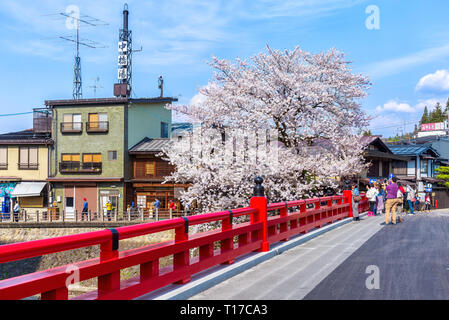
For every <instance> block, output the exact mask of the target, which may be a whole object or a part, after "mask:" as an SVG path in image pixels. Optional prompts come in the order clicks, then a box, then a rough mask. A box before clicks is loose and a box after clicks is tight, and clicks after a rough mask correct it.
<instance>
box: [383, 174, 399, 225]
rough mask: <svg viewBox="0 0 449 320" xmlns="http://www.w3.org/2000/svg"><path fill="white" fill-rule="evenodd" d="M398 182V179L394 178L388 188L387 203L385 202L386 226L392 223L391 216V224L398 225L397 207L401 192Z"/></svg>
mask: <svg viewBox="0 0 449 320" xmlns="http://www.w3.org/2000/svg"><path fill="white" fill-rule="evenodd" d="M396 181H397V178H396V177H393V178H392V180H389V184H388V185H387V187H386V191H387V201H386V202H385V225H387V224H389V223H390V214H391V215H392V219H391V223H392V224H396V207H397V205H398V190H399V187H398V185H397V184H396Z"/></svg>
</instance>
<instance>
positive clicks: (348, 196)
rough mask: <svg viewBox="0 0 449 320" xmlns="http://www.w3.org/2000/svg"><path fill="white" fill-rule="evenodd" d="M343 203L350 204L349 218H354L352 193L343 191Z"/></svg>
mask: <svg viewBox="0 0 449 320" xmlns="http://www.w3.org/2000/svg"><path fill="white" fill-rule="evenodd" d="M343 198H344V200H343V203H349V212H348V217H350V218H352V191H351V190H345V191H343Z"/></svg>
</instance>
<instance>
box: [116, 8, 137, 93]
mask: <svg viewBox="0 0 449 320" xmlns="http://www.w3.org/2000/svg"><path fill="white" fill-rule="evenodd" d="M128 18H129V11H128V4H127V3H125V5H124V6H123V28H122V29H120V30H119V42H118V53H119V55H118V74H117V75H118V83H116V84H114V96H116V97H126V98H129V97H130V96H131V92H132V55H133V52H139V51H142V47H141V48H140V49H139V50H133V47H132V31H131V30H129V26H128Z"/></svg>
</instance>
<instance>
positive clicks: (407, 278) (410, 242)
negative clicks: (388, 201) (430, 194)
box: [305, 211, 449, 300]
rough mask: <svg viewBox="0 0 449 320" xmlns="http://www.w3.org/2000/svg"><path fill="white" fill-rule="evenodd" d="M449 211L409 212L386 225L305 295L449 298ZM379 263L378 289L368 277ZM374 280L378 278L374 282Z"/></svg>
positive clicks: (379, 298) (325, 296) (381, 298)
mask: <svg viewBox="0 0 449 320" xmlns="http://www.w3.org/2000/svg"><path fill="white" fill-rule="evenodd" d="M448 231H449V212H448V211H445V212H441V211H440V212H438V213H437V212H434V213H431V214H430V215H424V214H423V215H418V216H414V217H410V216H407V220H406V221H405V222H404V223H401V224H398V225H396V226H385V227H384V228H382V230H380V231H379V232H378V233H376V234H375V235H374V236H373V237H372V238H371V239H369V241H368V242H366V243H365V244H364V245H363V246H362V247H361V248H360V249H359V250H357V251H356V252H355V253H354V254H353V255H351V257H349V259H347V260H346V261H344V262H343V263H342V264H341V265H339V266H338V268H336V269H335V270H334V271H333V272H332V273H331V274H329V275H328V276H327V277H326V279H324V280H323V281H321V282H320V283H319V284H318V285H317V286H316V287H315V288H314V289H313V290H312V291H311V292H310V293H309V294H307V295H306V296H305V299H320V300H321V299H351V300H353V299H359V300H362V299H375V300H396V299H401V300H440V299H444V300H447V299H449V246H448V244H449V232H448ZM370 265H375V266H377V268H378V271H379V272H378V274H379V282H378V283H379V289H371V290H368V289H367V288H366V285H365V282H366V280H367V278H368V277H370V276H372V275H373V273H372V272H373V271H370V273H369V274H368V273H366V268H367V266H370ZM371 280H373V278H372V277H371V279H370V281H368V283H369V284H371V285H372V284H374V282H371Z"/></svg>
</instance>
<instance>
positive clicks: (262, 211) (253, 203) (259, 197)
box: [249, 177, 270, 252]
mask: <svg viewBox="0 0 449 320" xmlns="http://www.w3.org/2000/svg"><path fill="white" fill-rule="evenodd" d="M254 182H255V183H256V185H255V187H254V194H253V197H252V198H251V200H250V205H249V206H250V207H251V208H255V209H257V213H255V214H253V215H252V216H251V223H256V222H262V224H263V227H262V230H261V231H260V230H259V231H254V232H253V233H252V234H251V238H252V239H254V237H255V238H256V239H260V240H262V245H261V247H260V249H259V250H258V251H261V252H265V251H269V250H270V244H269V242H268V237H267V198H265V188H264V187H263V186H262V182H263V179H262V178H261V177H257V178H255V179H254Z"/></svg>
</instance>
